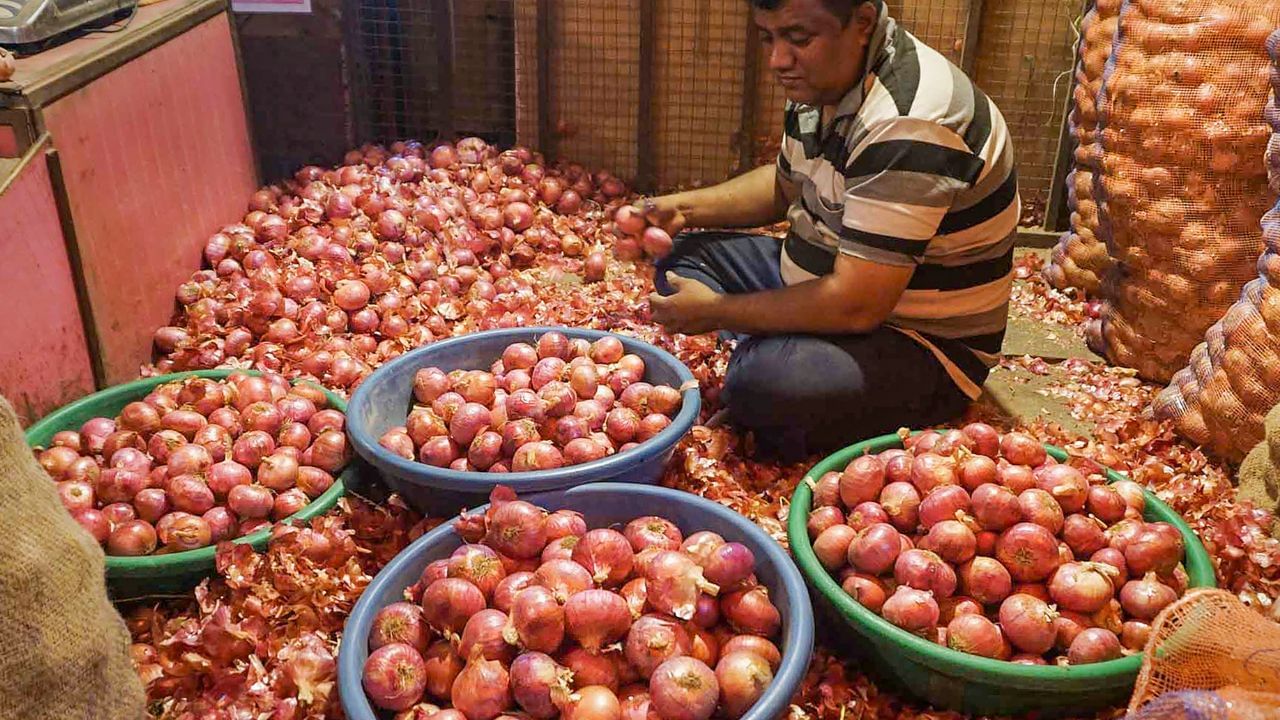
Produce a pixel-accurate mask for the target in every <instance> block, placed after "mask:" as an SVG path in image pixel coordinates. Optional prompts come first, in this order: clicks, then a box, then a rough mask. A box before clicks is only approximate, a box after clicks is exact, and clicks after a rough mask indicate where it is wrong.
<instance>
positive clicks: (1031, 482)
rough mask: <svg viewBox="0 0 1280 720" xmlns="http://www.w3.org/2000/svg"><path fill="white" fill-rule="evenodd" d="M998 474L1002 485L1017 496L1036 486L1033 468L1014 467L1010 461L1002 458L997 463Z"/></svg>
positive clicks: (1024, 466)
mask: <svg viewBox="0 0 1280 720" xmlns="http://www.w3.org/2000/svg"><path fill="white" fill-rule="evenodd" d="M996 474H997V476H998V477H999V479H1000V484H1001V485H1003V486H1005V487H1007V488H1009V489H1010V490H1012V491H1013V492H1014V493H1015V494H1016V493H1022V492H1025V491H1026V490H1028V489H1029V488H1033V487H1035V486H1036V478H1035V474H1034V473H1033V472H1032V471H1031V468H1029V467H1027V466H1026V465H1013V464H1010V463H1009V461H1007V460H1005V459H1004V458H1001V459H1000V461H999V462H997V463H996Z"/></svg>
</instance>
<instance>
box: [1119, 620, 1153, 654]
mask: <svg viewBox="0 0 1280 720" xmlns="http://www.w3.org/2000/svg"><path fill="white" fill-rule="evenodd" d="M1150 638H1151V626H1150V625H1148V624H1147V623H1144V622H1142V621H1140V620H1126V621H1125V623H1124V629H1123V630H1122V631H1121V633H1120V644H1121V645H1123V646H1124V648H1125V649H1126V650H1132V651H1133V652H1142V651H1143V650H1144V649H1145V648H1146V647H1147V640H1149V639H1150Z"/></svg>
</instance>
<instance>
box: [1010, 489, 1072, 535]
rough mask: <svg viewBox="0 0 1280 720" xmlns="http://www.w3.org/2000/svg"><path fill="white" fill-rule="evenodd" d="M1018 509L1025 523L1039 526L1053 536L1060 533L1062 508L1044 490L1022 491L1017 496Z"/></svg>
mask: <svg viewBox="0 0 1280 720" xmlns="http://www.w3.org/2000/svg"><path fill="white" fill-rule="evenodd" d="M1018 507H1019V509H1020V510H1021V511H1022V519H1023V520H1024V521H1025V522H1029V523H1034V524H1036V525H1039V526H1041V527H1043V528H1045V529H1046V530H1048V531H1049V532H1051V533H1053V534H1055V535H1057V534H1058V533H1059V532H1061V531H1062V522H1063V516H1062V506H1061V505H1059V504H1058V501H1057V500H1054V499H1053V496H1052V495H1050V494H1049V493H1047V492H1045V491H1044V490H1041V489H1039V488H1030V489H1027V490H1023V491H1022V493H1021V494H1020V495H1018Z"/></svg>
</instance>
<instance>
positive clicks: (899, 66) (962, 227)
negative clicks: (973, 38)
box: [778, 3, 1021, 398]
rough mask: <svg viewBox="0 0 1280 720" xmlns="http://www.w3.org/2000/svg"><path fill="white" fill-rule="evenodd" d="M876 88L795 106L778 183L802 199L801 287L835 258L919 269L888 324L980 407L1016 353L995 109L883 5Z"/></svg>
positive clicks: (1008, 150)
mask: <svg viewBox="0 0 1280 720" xmlns="http://www.w3.org/2000/svg"><path fill="white" fill-rule="evenodd" d="M879 5H880V7H879V11H880V16H879V20H878V24H877V27H876V30H875V33H874V34H873V36H872V40H871V44H870V46H869V54H868V63H867V70H866V74H865V77H864V78H863V81H862V82H861V83H859V84H858V85H857V86H856V87H855V88H854V89H853V90H851V91H850V92H849V93H848V94H847V95H846V96H845V97H844V98H843V99H842V100H841V101H840V104H839V105H838V106H837V107H835V108H834V109H831V108H828V110H827V113H826V118H825V122H824V113H823V110H822V108H819V107H813V106H808V105H798V104H795V103H792V102H788V103H787V107H786V116H785V120H784V126H783V138H782V150H781V152H780V153H779V154H778V177H779V179H780V180H781V181H782V182H783V183H784V184H785V185H786V186H787V187H788V189H789V190H791V191H794V194H793V195H792V197H795V201H794V202H793V203H792V205H791V208H790V209H789V211H788V213H787V215H788V219H789V220H790V222H791V229H790V231H789V233H788V235H787V238H786V240H785V242H784V243H783V248H782V277H783V280H784V281H785V282H786V283H787V284H788V285H790V284H794V283H798V282H803V281H805V280H810V279H813V278H815V277H817V276H820V275H826V274H829V273H831V272H832V269H833V267H834V264H835V257H836V255H835V254H836V253H837V252H839V253H843V254H845V255H850V256H853V257H857V258H862V259H864V260H869V261H871V262H876V263H883V264H886V265H899V266H913V267H915V273H914V274H913V275H912V278H911V282H910V284H909V285H908V286H907V289H906V291H905V292H904V293H903V295H902V298H901V299H900V300H899V301H898V304H897V306H896V307H895V308H894V309H893V312H892V314H891V315H890V316H889V319H888V321H887V324H888V325H889V326H890V327H893V328H895V329H897V330H899V331H901V332H903V333H905V334H907V335H909V336H911V337H912V338H913V339H915V340H916V341H917V342H920V343H921V344H923V345H925V346H926V347H927V348H928V349H929V350H930V351H931V352H933V354H934V355H935V356H936V357H937V358H938V360H939V361H940V362H941V363H942V364H943V366H944V367H946V369H947V372H948V374H949V375H950V376H951V378H952V379H953V380H954V381H955V383H956V385H957V386H958V387H959V388H960V389H961V390H963V391H964V392H965V393H966V394H967V395H969V396H970V397H973V398H976V397H977V396H978V395H979V394H980V393H981V385H982V383H983V382H985V381H986V378H987V373H988V371H989V370H990V368H991V367H992V366H994V365H995V363H996V362H997V359H998V357H997V356H998V354H999V352H1000V346H1001V343H1002V342H1003V340H1004V330H1005V322H1006V318H1007V315H1008V307H1009V293H1010V290H1011V288H1012V284H1013V243H1014V236H1015V233H1016V230H1017V225H1018V218H1019V213H1020V209H1021V203H1020V201H1019V199H1018V179H1017V173H1016V172H1015V170H1014V165H1013V144H1012V142H1011V141H1010V138H1009V132H1008V128H1007V127H1006V126H1005V122H1004V118H1003V116H1001V114H1000V111H999V109H997V108H996V106H995V104H994V103H993V102H992V101H991V99H990V98H988V97H987V96H986V95H984V94H983V93H982V91H980V90H979V89H978V88H977V87H975V86H974V84H973V82H972V81H971V80H970V79H969V78H968V77H967V76H965V74H964V73H963V72H961V71H960V69H959V68H957V67H956V66H954V65H952V64H951V63H950V62H949V61H948V60H947V59H946V58H945V57H943V56H942V55H941V54H940V53H938V52H937V51H936V50H934V49H933V48H930V47H929V46H927V45H925V44H924V43H922V42H920V41H919V40H917V39H916V38H915V37H914V36H912V35H911V34H910V33H908V32H907V31H906V30H904V29H902V28H901V27H899V26H898V25H897V23H895V22H894V20H893V18H891V17H890V16H889V14H888V12H887V11H886V9H885V7H884V5H883V3H879Z"/></svg>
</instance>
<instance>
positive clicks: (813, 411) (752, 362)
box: [655, 232, 969, 459]
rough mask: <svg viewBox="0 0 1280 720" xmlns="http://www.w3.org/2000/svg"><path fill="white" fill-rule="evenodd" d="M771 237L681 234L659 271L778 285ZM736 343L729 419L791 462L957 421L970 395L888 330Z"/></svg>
mask: <svg viewBox="0 0 1280 720" xmlns="http://www.w3.org/2000/svg"><path fill="white" fill-rule="evenodd" d="M780 257H781V248H780V245H779V241H778V240H777V238H772V237H768V236H764V235H746V234H739V233H720V232H702V233H686V234H684V235H682V236H680V237H679V238H678V239H677V241H676V246H675V250H674V251H673V252H672V253H671V254H670V255H668V256H667V257H665V258H663V259H662V260H660V261H659V262H658V264H657V267H656V278H655V285H656V286H657V289H658V292H659V293H662V294H663V295H669V294H671V292H672V289H671V287H670V285H668V284H667V282H666V280H665V279H664V275H665V274H666V273H667V272H668V271H671V272H675V273H676V274H677V275H680V276H682V277H687V278H690V279H694V280H697V281H699V282H702V283H705V284H706V285H707V286H708V287H710V288H711V289H713V290H715V291H716V292H718V293H729V294H739V293H750V292H759V291H761V290H772V289H776V288H780V287H782V286H783V283H782V276H781V271H780ZM721 335H722V337H725V338H736V339H738V341H739V343H738V347H737V349H736V350H735V351H734V353H733V357H732V359H731V360H730V361H729V371H728V374H727V375H726V377H725V382H724V391H723V393H722V395H721V398H722V400H723V402H724V404H725V407H726V408H727V409H728V412H727V414H728V419H729V420H730V421H731V422H732V423H734V424H735V425H737V426H739V427H741V428H744V429H749V430H753V431H755V434H756V442H757V447H758V448H760V449H761V450H763V451H765V452H767V453H770V454H774V455H780V456H782V457H784V458H788V459H799V458H802V457H804V456H806V455H809V454H812V453H818V452H826V451H830V450H833V449H836V448H840V447H844V446H846V445H851V444H853V443H854V442H856V441H858V440H864V439H866V438H869V437H873V436H875V435H881V434H884V433H887V432H893V431H895V430H897V429H898V428H900V427H912V428H918V427H922V426H925V425H934V424H938V423H942V422H945V421H948V420H951V419H953V418H955V417H956V416H958V415H960V414H961V413H963V412H964V410H965V408H966V407H967V406H968V404H969V398H968V397H966V396H965V395H964V393H962V392H960V390H959V388H957V387H956V385H955V383H954V382H953V381H952V380H951V378H950V377H949V376H948V375H947V372H946V370H945V369H944V368H943V366H942V364H941V363H940V362H939V361H938V359H937V358H936V357H934V356H933V353H931V352H930V351H929V350H928V349H926V348H925V347H923V346H922V345H920V344H919V343H917V342H916V341H915V340H912V339H911V338H909V337H907V336H906V335H903V334H902V333H900V332H898V331H897V330H894V329H892V328H889V327H880V328H878V329H876V330H874V331H872V332H870V333H866V334H860V335H801V334H794V335H764V336H749V335H741V334H735V333H730V332H723V333H721Z"/></svg>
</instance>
